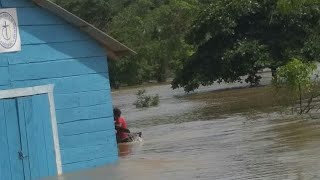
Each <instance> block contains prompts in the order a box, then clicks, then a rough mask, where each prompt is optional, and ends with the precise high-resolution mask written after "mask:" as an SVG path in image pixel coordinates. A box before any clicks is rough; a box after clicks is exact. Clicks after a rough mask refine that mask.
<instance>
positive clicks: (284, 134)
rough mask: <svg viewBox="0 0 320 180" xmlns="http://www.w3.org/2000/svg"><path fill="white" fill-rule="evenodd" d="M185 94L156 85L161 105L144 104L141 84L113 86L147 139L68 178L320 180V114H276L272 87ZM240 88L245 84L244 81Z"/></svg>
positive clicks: (131, 120) (117, 102)
mask: <svg viewBox="0 0 320 180" xmlns="http://www.w3.org/2000/svg"><path fill="white" fill-rule="evenodd" d="M229 86H230V87H232V86H234V85H220V86H212V87H208V88H201V90H199V91H197V92H196V93H195V94H191V95H184V93H183V92H182V90H177V91H172V90H171V89H170V87H169V86H167V85H162V86H153V87H148V88H147V91H148V92H149V93H151V94H159V95H160V97H161V102H160V106H159V107H155V108H150V109H147V110H138V109H136V108H135V107H134V106H133V105H132V103H133V102H134V100H135V98H136V97H135V95H134V94H135V93H136V91H137V90H138V89H128V90H122V91H116V92H113V101H114V104H115V105H117V106H119V107H120V108H121V109H123V114H124V116H125V117H126V118H127V121H128V123H129V126H130V127H131V129H132V130H133V131H142V132H143V139H144V140H143V142H142V143H136V144H132V145H122V146H120V155H121V158H120V161H119V163H117V164H115V165H111V166H106V167H102V168H97V169H94V170H90V171H84V172H80V173H76V174H70V175H65V176H63V177H60V179H63V180H73V179H74V180H81V179H93V180H104V179H110V180H118V179H119V180H162V179H163V180H171V179H172V180H180V179H181V180H189V179H190V180H192V179H206V180H215V179H222V180H229V179H244V180H245V179H297V180H298V179H306V180H309V179H320V176H318V175H320V129H319V127H320V119H318V118H317V117H316V115H314V116H306V117H296V116H290V115H287V114H280V113H275V112H274V111H275V109H276V108H277V103H276V101H274V100H273V98H272V97H273V96H272V94H271V93H270V92H271V90H270V89H269V88H255V89H238V90H228V91H215V92H212V90H216V89H219V88H226V87H229ZM236 86H241V84H237V85H236Z"/></svg>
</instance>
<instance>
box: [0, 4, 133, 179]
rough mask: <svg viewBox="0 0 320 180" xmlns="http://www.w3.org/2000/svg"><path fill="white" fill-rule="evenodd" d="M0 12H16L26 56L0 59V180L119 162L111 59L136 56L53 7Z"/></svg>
mask: <svg viewBox="0 0 320 180" xmlns="http://www.w3.org/2000/svg"><path fill="white" fill-rule="evenodd" d="M0 8H1V9H7V8H14V9H15V10H16V14H17V21H18V22H17V23H18V29H19V34H20V40H21V50H20V51H16V52H5V53H0V180H33V179H38V178H40V177H46V176H55V175H58V174H62V173H66V172H72V171H78V170H82V169H88V168H93V167H97V166H103V165H106V164H109V163H113V162H116V161H117V159H118V151H117V144H116V140H115V130H114V124H113V123H114V122H113V112H112V99H111V91H110V84H109V75H108V64H107V57H109V58H117V57H119V56H122V55H126V54H132V53H134V51H132V50H131V49H129V48H128V47H126V46H124V45H123V44H121V43H119V42H118V41H117V40H115V39H113V38H112V37H110V36H108V35H107V34H105V33H103V32H102V31H100V30H98V29H96V28H95V27H93V26H92V25H90V24H88V23H87V22H85V21H83V20H81V19H80V18H78V17H76V16H74V15H73V14H71V13H69V12H68V11H66V10H64V9H63V8H61V7H59V6H57V5H56V4H54V3H52V2H50V1H48V0H34V1H32V0H0ZM1 9H0V10H1ZM4 17H7V16H6V15H3V14H1V13H0V36H1V35H2V36H3V37H4V38H6V37H8V34H6V33H8V32H7V29H5V28H7V26H8V25H7V21H6V20H1V18H4ZM1 23H3V24H1ZM1 33H2V34H1ZM14 35H16V34H14ZM0 41H1V37H0ZM0 45H3V44H1V42H0ZM8 45H10V43H7V44H5V45H3V46H8Z"/></svg>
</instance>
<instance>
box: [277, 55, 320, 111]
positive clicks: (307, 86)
mask: <svg viewBox="0 0 320 180" xmlns="http://www.w3.org/2000/svg"><path fill="white" fill-rule="evenodd" d="M316 69H317V66H316V65H315V64H314V63H304V62H302V61H301V60H298V59H292V60H291V61H290V62H289V63H287V64H286V65H284V66H281V67H279V68H278V70H277V78H274V82H273V84H274V86H275V87H276V90H277V96H278V97H279V98H280V99H281V101H282V102H287V103H288V104H287V105H290V106H292V107H293V110H296V111H294V112H298V113H299V114H304V113H308V112H310V110H312V109H316V108H317V109H318V108H319V107H317V106H319V104H316V103H314V102H315V99H316V98H318V97H319V95H320V93H319V90H320V89H319V76H318V74H315V70H316ZM284 99H286V100H284ZM297 104H298V106H297Z"/></svg>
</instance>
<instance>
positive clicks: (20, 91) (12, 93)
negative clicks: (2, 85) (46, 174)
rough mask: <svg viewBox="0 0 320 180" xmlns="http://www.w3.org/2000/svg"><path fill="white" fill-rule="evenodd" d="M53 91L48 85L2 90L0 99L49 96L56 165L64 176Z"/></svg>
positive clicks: (52, 86)
mask: <svg viewBox="0 0 320 180" xmlns="http://www.w3.org/2000/svg"><path fill="white" fill-rule="evenodd" d="M53 89H54V85H53V84H48V85H43V86H34V87H26V88H17V89H8V90H0V99H9V98H17V97H26V96H34V95H39V94H48V99H49V106H50V116H51V125H52V135H53V143H54V150H55V155H56V157H55V158H56V165H57V174H58V175H61V174H62V163H61V152H60V144H59V134H58V125H57V118H56V108H55V104H54V96H53Z"/></svg>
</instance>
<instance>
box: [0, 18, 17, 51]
mask: <svg viewBox="0 0 320 180" xmlns="http://www.w3.org/2000/svg"><path fill="white" fill-rule="evenodd" d="M17 36H18V27H17V23H16V22H15V20H14V18H13V17H12V16H11V15H10V14H9V13H7V12H3V13H0V45H1V46H2V47H3V48H5V49H10V48H12V47H13V46H14V45H15V44H16V42H17Z"/></svg>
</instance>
